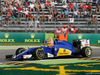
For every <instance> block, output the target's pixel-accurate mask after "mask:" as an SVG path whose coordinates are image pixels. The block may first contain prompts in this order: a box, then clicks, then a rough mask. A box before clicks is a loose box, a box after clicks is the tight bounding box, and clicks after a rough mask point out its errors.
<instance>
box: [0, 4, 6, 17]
mask: <svg viewBox="0 0 100 75" xmlns="http://www.w3.org/2000/svg"><path fill="white" fill-rule="evenodd" d="M6 9H7V8H6V5H4V6H3V7H1V14H2V15H3V14H4V15H5V14H6Z"/></svg>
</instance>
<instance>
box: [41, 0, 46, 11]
mask: <svg viewBox="0 0 100 75" xmlns="http://www.w3.org/2000/svg"><path fill="white" fill-rule="evenodd" d="M44 8H45V4H44V3H43V2H42V3H41V9H42V12H44Z"/></svg>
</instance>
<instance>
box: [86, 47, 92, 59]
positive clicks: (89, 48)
mask: <svg viewBox="0 0 100 75" xmlns="http://www.w3.org/2000/svg"><path fill="white" fill-rule="evenodd" d="M88 49H90V50H91V55H88V54H87V50H88ZM85 55H86V57H91V56H92V49H91V48H90V47H87V48H86V49H85Z"/></svg>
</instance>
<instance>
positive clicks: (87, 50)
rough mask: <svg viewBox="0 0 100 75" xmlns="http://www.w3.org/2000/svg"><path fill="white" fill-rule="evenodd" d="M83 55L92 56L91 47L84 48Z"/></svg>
mask: <svg viewBox="0 0 100 75" xmlns="http://www.w3.org/2000/svg"><path fill="white" fill-rule="evenodd" d="M81 55H82V56H83V57H90V56H92V49H91V48H90V47H83V48H82V50H81Z"/></svg>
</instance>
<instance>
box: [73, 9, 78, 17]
mask: <svg viewBox="0 0 100 75" xmlns="http://www.w3.org/2000/svg"><path fill="white" fill-rule="evenodd" d="M78 17H79V11H78V10H76V9H75V11H74V18H78Z"/></svg>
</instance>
